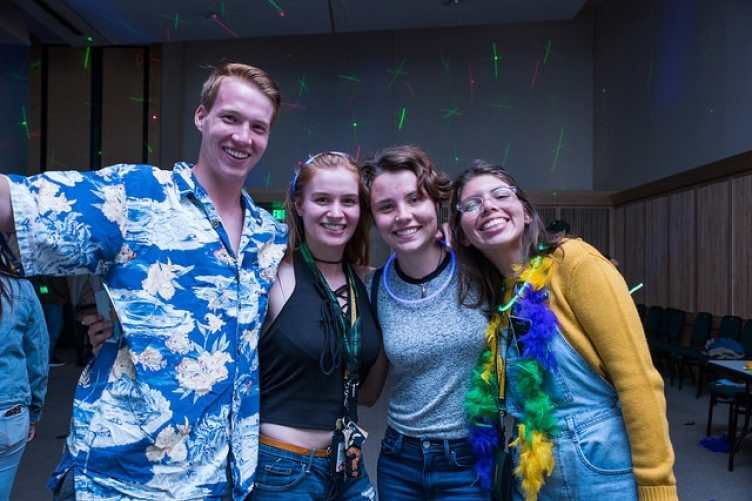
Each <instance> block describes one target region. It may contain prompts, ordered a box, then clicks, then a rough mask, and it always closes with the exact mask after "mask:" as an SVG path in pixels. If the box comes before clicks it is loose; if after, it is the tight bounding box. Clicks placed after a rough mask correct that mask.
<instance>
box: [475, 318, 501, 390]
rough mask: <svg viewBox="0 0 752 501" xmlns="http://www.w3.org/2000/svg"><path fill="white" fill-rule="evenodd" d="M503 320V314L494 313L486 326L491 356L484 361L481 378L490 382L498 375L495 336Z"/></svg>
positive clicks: (487, 342)
mask: <svg viewBox="0 0 752 501" xmlns="http://www.w3.org/2000/svg"><path fill="white" fill-rule="evenodd" d="M500 322H501V315H499V314H494V315H493V316H492V317H491V320H490V321H489V322H488V327H486V332H485V333H484V334H485V336H486V344H487V345H488V348H489V349H490V350H491V356H490V357H488V358H487V359H486V360H485V361H484V363H483V367H482V368H483V372H481V373H480V377H481V379H483V381H485V382H486V383H489V382H490V381H491V380H492V378H495V377H496V349H497V346H496V342H495V340H494V338H495V337H496V329H497V328H498V327H499V323H500Z"/></svg>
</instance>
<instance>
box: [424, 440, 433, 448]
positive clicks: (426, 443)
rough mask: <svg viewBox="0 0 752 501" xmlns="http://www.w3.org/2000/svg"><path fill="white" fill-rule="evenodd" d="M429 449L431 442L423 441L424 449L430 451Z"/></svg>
mask: <svg viewBox="0 0 752 501" xmlns="http://www.w3.org/2000/svg"><path fill="white" fill-rule="evenodd" d="M429 447H431V442H429V441H428V440H424V441H423V448H424V449H428V448H429Z"/></svg>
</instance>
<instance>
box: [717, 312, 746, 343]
mask: <svg viewBox="0 0 752 501" xmlns="http://www.w3.org/2000/svg"><path fill="white" fill-rule="evenodd" d="M741 328H742V319H741V317H737V316H735V315H725V316H724V317H723V318H721V324H720V325H719V326H718V337H725V338H728V339H733V340H734V341H736V340H737V339H739V330H740V329H741Z"/></svg>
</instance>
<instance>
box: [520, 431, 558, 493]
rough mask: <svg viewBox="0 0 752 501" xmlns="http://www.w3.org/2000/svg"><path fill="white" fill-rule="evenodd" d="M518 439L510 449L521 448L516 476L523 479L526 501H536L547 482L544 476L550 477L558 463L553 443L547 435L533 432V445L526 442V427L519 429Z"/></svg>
mask: <svg viewBox="0 0 752 501" xmlns="http://www.w3.org/2000/svg"><path fill="white" fill-rule="evenodd" d="M517 433H518V436H517V438H516V439H515V440H514V441H513V442H512V443H511V444H509V445H510V447H519V448H520V451H519V458H518V463H519V465H518V466H517V467H516V468H515V469H514V474H515V475H516V476H517V477H518V478H521V479H522V482H521V484H522V490H523V491H525V501H536V500H537V499H538V491H539V490H540V488H541V487H543V484H545V483H546V481H545V480H544V479H543V474H544V473H545V474H546V476H548V477H550V476H551V473H552V472H553V471H554V466H555V465H556V461H555V460H554V456H553V442H551V441H550V440H549V439H548V438H547V437H546V434H545V433H543V432H540V431H533V432H531V433H530V435H531V443H528V442H527V441H526V440H525V425H524V424H520V425H519V426H518V427H517Z"/></svg>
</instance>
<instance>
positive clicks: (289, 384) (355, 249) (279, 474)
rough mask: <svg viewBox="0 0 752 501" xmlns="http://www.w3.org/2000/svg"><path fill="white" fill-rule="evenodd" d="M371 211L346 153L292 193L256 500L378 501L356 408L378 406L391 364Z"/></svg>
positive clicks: (263, 354) (274, 306) (307, 169)
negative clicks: (365, 213)
mask: <svg viewBox="0 0 752 501" xmlns="http://www.w3.org/2000/svg"><path fill="white" fill-rule="evenodd" d="M362 207H363V197H362V193H361V189H360V184H359V177H358V167H357V165H356V163H355V162H354V161H353V160H352V159H351V158H350V157H349V156H347V155H345V154H343V153H338V152H324V153H320V154H318V155H315V156H314V157H312V158H310V159H309V160H308V161H307V162H305V163H304V164H303V165H302V166H301V167H300V169H299V170H298V171H297V172H296V174H295V177H294V179H293V181H292V183H291V185H290V190H289V193H288V197H287V200H286V202H285V221H286V223H287V225H288V226H289V229H290V235H289V244H288V247H287V253H286V255H285V257H284V259H283V260H282V262H281V264H280V266H279V269H278V272H277V279H276V281H275V283H274V286H273V287H272V289H271V291H270V293H269V312H268V314H267V319H266V322H265V327H264V331H263V333H262V335H261V339H260V341H259V366H260V382H259V384H260V390H261V417H260V418H261V425H260V434H261V436H260V437H259V462H258V467H257V468H256V481H255V486H254V489H253V491H252V493H251V496H250V497H249V499H250V500H253V501H264V500H272V499H274V500H280V499H288V500H291V501H292V500H295V501H298V500H311V501H314V500H316V501H318V500H321V501H324V500H338V501H346V500H362V499H376V494H375V492H374V489H373V487H372V486H371V483H370V481H369V479H368V474H367V473H366V471H365V463H364V461H363V458H362V456H361V450H360V446H361V444H362V442H363V440H365V434H364V433H363V430H361V429H360V428H358V426H357V405H358V403H361V404H367V405H373V404H374V403H375V402H376V400H377V399H378V396H379V394H380V391H381V387H382V385H383V379H384V375H385V367H386V364H385V363H384V362H378V360H379V355H380V353H381V336H380V333H379V330H378V326H377V324H376V321H375V319H374V318H373V316H372V314H371V309H370V305H369V302H368V295H367V293H366V289H365V288H364V286H363V282H362V277H365V276H366V275H367V273H368V272H369V271H370V268H368V222H367V219H365V218H363V217H361V210H362ZM381 360H382V361H383V360H384V359H383V356H382V357H381ZM361 383H363V384H361ZM344 395H347V396H346V397H344Z"/></svg>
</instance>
